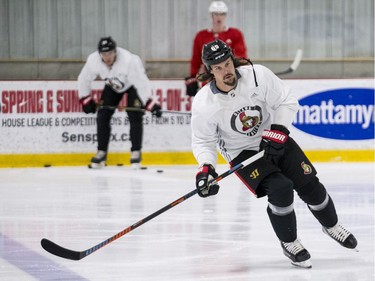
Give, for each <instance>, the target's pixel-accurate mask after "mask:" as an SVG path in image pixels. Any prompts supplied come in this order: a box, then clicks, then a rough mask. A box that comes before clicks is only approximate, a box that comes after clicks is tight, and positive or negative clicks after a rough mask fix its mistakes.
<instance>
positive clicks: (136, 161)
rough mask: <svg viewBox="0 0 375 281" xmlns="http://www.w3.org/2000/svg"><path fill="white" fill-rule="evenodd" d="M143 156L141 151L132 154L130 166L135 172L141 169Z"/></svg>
mask: <svg viewBox="0 0 375 281" xmlns="http://www.w3.org/2000/svg"><path fill="white" fill-rule="evenodd" d="M141 161H142V154H141V152H140V151H139V150H134V151H132V152H131V156H130V165H131V167H132V168H133V169H134V170H139V169H141Z"/></svg>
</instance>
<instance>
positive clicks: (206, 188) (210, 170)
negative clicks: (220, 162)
mask: <svg viewBox="0 0 375 281" xmlns="http://www.w3.org/2000/svg"><path fill="white" fill-rule="evenodd" d="M217 176H218V174H217V173H216V172H215V168H214V167H213V166H212V165H210V164H204V165H203V166H202V167H200V168H199V171H198V173H197V175H196V177H195V186H196V188H197V190H198V195H199V196H200V197H207V196H212V195H216V194H217V193H218V192H219V188H220V186H219V185H218V184H217V183H214V184H209V182H210V181H211V180H212V179H214V178H216V177H217Z"/></svg>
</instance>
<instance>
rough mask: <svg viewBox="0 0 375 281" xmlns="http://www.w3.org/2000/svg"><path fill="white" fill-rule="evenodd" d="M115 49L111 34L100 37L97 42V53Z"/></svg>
mask: <svg viewBox="0 0 375 281" xmlns="http://www.w3.org/2000/svg"><path fill="white" fill-rule="evenodd" d="M114 49H116V42H115V41H114V40H113V39H112V37H111V36H108V37H102V38H100V41H99V43H98V51H99V53H103V52H109V51H112V50H114Z"/></svg>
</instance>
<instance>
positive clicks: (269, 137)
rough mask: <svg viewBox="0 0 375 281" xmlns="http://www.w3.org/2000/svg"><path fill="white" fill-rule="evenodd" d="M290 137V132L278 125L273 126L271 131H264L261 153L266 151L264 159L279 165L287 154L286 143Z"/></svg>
mask: <svg viewBox="0 0 375 281" xmlns="http://www.w3.org/2000/svg"><path fill="white" fill-rule="evenodd" d="M288 136H289V130H288V129H287V128H286V127H284V126H282V125H277V124H272V125H271V130H264V131H263V134H262V141H261V142H260V151H262V150H264V157H265V158H266V159H267V160H271V161H272V162H274V163H275V164H278V162H279V161H280V158H281V157H282V156H283V155H284V152H285V142H286V141H287V139H288Z"/></svg>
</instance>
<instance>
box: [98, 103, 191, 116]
mask: <svg viewBox="0 0 375 281" xmlns="http://www.w3.org/2000/svg"><path fill="white" fill-rule="evenodd" d="M98 108H108V109H113V110H116V109H117V110H118V111H135V112H147V110H146V109H144V108H139V107H127V106H121V105H119V106H117V107H116V106H110V105H98ZM161 112H162V113H170V114H182V115H191V113H190V112H180V111H171V110H161Z"/></svg>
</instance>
